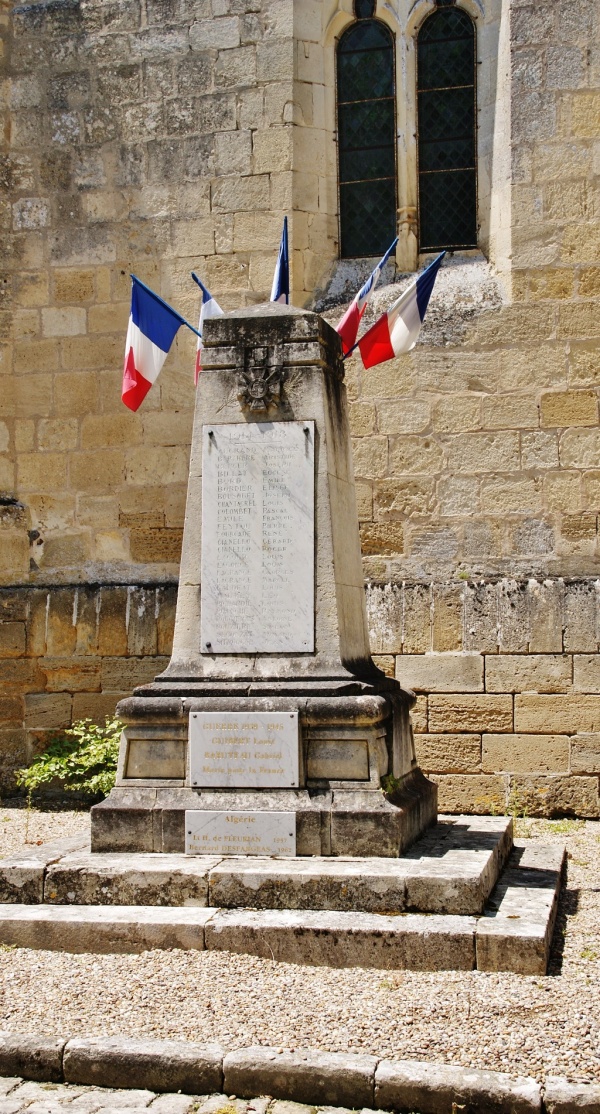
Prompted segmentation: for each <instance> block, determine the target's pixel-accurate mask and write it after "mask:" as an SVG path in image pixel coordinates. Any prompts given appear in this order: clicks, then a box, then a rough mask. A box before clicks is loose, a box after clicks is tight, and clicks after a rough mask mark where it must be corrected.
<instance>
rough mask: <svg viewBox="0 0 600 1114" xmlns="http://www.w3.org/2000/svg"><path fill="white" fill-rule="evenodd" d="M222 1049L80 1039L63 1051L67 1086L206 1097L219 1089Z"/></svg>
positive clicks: (217, 1047)
mask: <svg viewBox="0 0 600 1114" xmlns="http://www.w3.org/2000/svg"><path fill="white" fill-rule="evenodd" d="M223 1054H224V1053H223V1049H222V1048H221V1047H220V1045H218V1044H206V1045H203V1044H191V1043H187V1042H184V1041H172V1040H169V1041H160V1040H130V1039H126V1038H125V1037H75V1038H73V1039H72V1040H70V1041H68V1043H67V1044H66V1047H65V1050H64V1078H65V1082H67V1083H83V1084H86V1085H87V1086H92V1087H127V1088H131V1087H133V1088H135V1087H139V1088H147V1089H149V1090H152V1091H183V1092H184V1093H186V1094H195V1095H197V1094H206V1093H207V1092H212V1091H220V1090H221V1085H222V1081H223V1074H222V1062H223Z"/></svg>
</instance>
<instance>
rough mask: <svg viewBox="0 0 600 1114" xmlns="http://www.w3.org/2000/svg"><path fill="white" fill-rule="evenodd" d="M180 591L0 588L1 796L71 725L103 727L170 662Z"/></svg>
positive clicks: (113, 587)
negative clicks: (84, 721)
mask: <svg viewBox="0 0 600 1114" xmlns="http://www.w3.org/2000/svg"><path fill="white" fill-rule="evenodd" d="M176 598H177V587H176V585H174V584H167V585H166V584H157V585H150V584H146V585H143V586H139V585H110V584H105V585H102V586H99V585H94V586H85V587H81V586H78V587H66V586H65V587H61V588H56V587H52V588H27V587H23V588H20V589H1V588H0V792H4V793H6V792H8V793H10V792H11V791H13V790H14V781H13V776H12V775H13V771H14V769H15V768H19V767H20V766H22V765H26V764H27V763H28V762H29V761H30V760H31V758H32V757H33V756H34V754H36V753H38V752H39V751H40V750H43V749H44V748H45V746H46V745H47V743H48V741H49V739H50V738H51V737H52V736H53V735H54V734H56V732H57V731H60V729H61V728H64V727H67V726H68V725H69V724H70V723H71V722H73V721H75V720H79V719H86V718H89V719H91V720H93V721H94V722H96V723H98V722H99V723H103V722H104V717H105V716H112V715H113V714H114V711H115V707H116V705H117V703H118V702H119V700H121V698H122V697H124V696H128V695H129V694H130V693H131V690H132V688H133V687H134V685H140V684H144V683H145V682H147V681H151V680H152V679H153V678H154V677H155V676H156V675H157V673H160V672H161V671H162V670H163V669H164V668H165V667H166V666H167V665H168V662H169V656H170V652H171V643H172V640H173V626H174V622H175V602H176Z"/></svg>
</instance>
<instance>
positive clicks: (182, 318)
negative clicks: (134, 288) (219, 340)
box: [130, 273, 201, 337]
mask: <svg viewBox="0 0 600 1114" xmlns="http://www.w3.org/2000/svg"><path fill="white" fill-rule="evenodd" d="M130 277H131V278H132V279H134V281H135V282H137V284H138V286H141V287H142V289H143V290H145V291H146V294H150V296H151V297H152V298H154V300H155V301H156V302H160V304H161V306H166V308H167V309H168V310H170V312H171V313H174V314H175V317H178V318H179V320H180V321H181V324H182V325H187V327H188V329H191V330H192V332H193V333H195V334H196V336H197V337H199V336H201V334H200V333H199V332H198V330H197V329H195V328H194V326H193V325H190V323H189V321H186V319H185V317H182V315H181V314H180V313H179V310H176V309H173V306H170V305H169V303H168V302H165V300H164V298H161V296H160V294H157V293H156V291H155V290H151V289H150V287H149V286H146V283H145V282H142V280H141V279H139V278H138V277H137V275H134V274H132V273H130Z"/></svg>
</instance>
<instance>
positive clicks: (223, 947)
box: [0, 846, 564, 975]
mask: <svg viewBox="0 0 600 1114" xmlns="http://www.w3.org/2000/svg"><path fill="white" fill-rule="evenodd" d="M563 861H564V848H563V847H555V848H552V847H550V848H549V847H538V848H536V847H534V848H524V847H521V846H517V848H516V849H515V852H514V856H513V859H512V860H511V864H510V866H509V868H508V870H507V871H506V872H505V874H504V876H503V878H502V879H501V881H500V883H499V884H498V886H497V887H496V890H495V892H494V894H493V895H492V899H491V902H490V903H489V904H488V907H487V909H486V912H485V915H484V916H482V917H471V916H452V915H446V914H434V915H422V914H415V913H400V914H398V915H396V916H389V915H386V914H377V913H365V912H358V911H354V912H346V911H332V910H299V909H295V910H294V909H292V910H290V909H288V910H279V909H262V910H261V909H215V908H210V907H208V908H199V907H194V906H191V907H187V908H183V907H165V906H157V905H146V906H139V905H137V906H135V905H129V906H127V905H116V906H109V905H49V904H37V905H25V904H17V903H12V904H10V903H7V904H4V905H0V943H2V944H8V945H14V946H17V947H28V948H38V949H42V950H59V951H68V952H91V953H96V952H139V951H144V950H146V949H148V948H184V949H196V950H203V949H208V950H217V951H231V952H236V953H239V954H249V955H257V956H261V957H263V958H265V959H273V960H278V961H281V962H287V963H298V964H311V965H315V966H329V967H354V966H356V967H374V968H379V969H381V970H395V969H401V968H404V969H409V970H421V971H438V970H472V969H473V968H475V967H476V966H477V968H478V969H479V970H485V971H496V970H505V971H506V970H508V971H516V972H518V973H521V974H539V975H542V974H545V972H546V968H547V962H548V954H549V947H550V941H551V936H552V928H553V925H554V920H555V917H556V909H557V901H558V892H559V885H560V877H561V871H562V866H563Z"/></svg>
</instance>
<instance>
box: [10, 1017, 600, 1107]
mask: <svg viewBox="0 0 600 1114" xmlns="http://www.w3.org/2000/svg"><path fill="white" fill-rule="evenodd" d="M0 1075H5V1076H21V1077H23V1078H25V1079H31V1080H36V1081H38V1082H53V1083H76V1084H83V1085H88V1086H94V1087H111V1088H115V1087H116V1088H146V1089H149V1090H153V1091H162V1092H175V1091H178V1092H182V1093H184V1094H200V1093H207V1092H209V1093H210V1092H213V1093H214V1092H217V1093H223V1094H224V1095H236V1096H238V1097H249V1096H250V1097H251V1096H253V1095H257V1094H265V1095H269V1096H270V1097H271V1098H276V1099H283V1100H288V1101H292V1102H298V1103H309V1104H315V1105H322V1104H324V1103H327V1104H330V1105H336V1106H345V1107H351V1108H353V1109H357V1108H361V1107H362V1108H363V1110H364V1108H367V1110H375V1109H377V1110H392V1109H393V1110H397V1111H419V1114H450V1112H451V1111H453V1110H454V1109H459V1110H461V1112H464V1114H483V1112H485V1114H543V1112H546V1114H575V1112H576V1111H581V1110H586V1111H588V1114H599V1112H600V1084H570V1083H568V1082H567V1080H565V1079H563V1078H561V1077H559V1076H550V1077H548V1079H547V1080H546V1084H545V1086H544V1087H541V1086H540V1084H539V1083H537V1081H536V1080H535V1079H532V1078H530V1077H527V1076H522V1077H520V1078H512V1077H511V1076H509V1075H505V1074H503V1073H501V1072H494V1071H475V1070H472V1069H469V1068H463V1067H458V1066H456V1067H453V1066H450V1065H447V1064H433V1063H420V1062H418V1061H414V1060H398V1061H390V1060H378V1059H377V1058H376V1057H374V1056H366V1055H365V1056H360V1055H356V1054H342V1053H327V1052H319V1051H314V1050H313V1051H310V1050H307V1051H285V1050H284V1049H281V1048H264V1047H256V1048H240V1049H235V1050H233V1051H230V1052H227V1051H226V1050H225V1049H224V1048H222V1047H221V1046H220V1045H218V1044H207V1045H202V1044H191V1043H186V1042H183V1041H166V1040H131V1039H126V1038H118V1037H109V1038H101V1037H88V1038H86V1037H76V1038H73V1039H71V1040H69V1039H67V1038H52V1037H30V1036H23V1035H20V1034H9V1033H1V1034H0Z"/></svg>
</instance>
